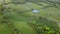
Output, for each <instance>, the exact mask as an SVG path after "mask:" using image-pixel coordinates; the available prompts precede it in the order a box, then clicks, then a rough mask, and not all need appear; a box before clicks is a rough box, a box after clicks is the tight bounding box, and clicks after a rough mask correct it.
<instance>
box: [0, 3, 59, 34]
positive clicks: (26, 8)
mask: <svg viewBox="0 0 60 34" xmlns="http://www.w3.org/2000/svg"><path fill="white" fill-rule="evenodd" d="M7 7H9V8H12V9H10V10H9V9H7V12H6V13H5V14H4V16H7V17H8V20H9V22H11V23H12V24H13V26H14V27H15V28H16V29H18V30H19V31H21V33H19V34H37V31H36V30H35V29H34V28H33V27H31V26H30V25H29V24H28V21H29V20H30V19H35V18H33V17H34V15H36V17H38V16H41V17H43V18H45V17H46V18H48V20H46V21H45V20H44V21H43V20H41V19H40V20H38V22H39V23H41V24H43V25H44V26H45V25H46V26H48V27H50V28H54V29H56V28H57V27H60V22H59V21H60V8H59V9H58V8H55V7H48V8H42V7H43V6H40V5H37V4H35V3H26V4H17V5H16V4H8V5H7ZM31 9H36V10H39V13H32V10H31ZM23 15H24V16H23ZM32 15H33V17H32ZM30 16H31V17H30ZM1 19H2V18H1V17H0V21H1ZM50 20H52V22H49V21H50ZM30 21H34V20H30ZM36 21H37V20H36ZM53 21H54V22H53ZM55 21H57V22H56V23H55ZM38 22H37V23H38ZM57 30H58V29H57ZM12 33H13V31H12V30H11V29H10V28H9V27H8V25H7V24H6V23H0V34H12Z"/></svg>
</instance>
